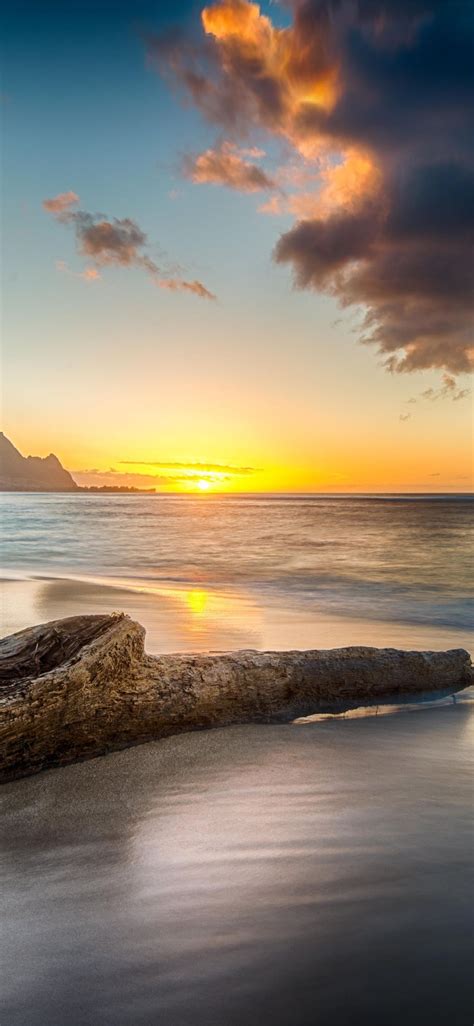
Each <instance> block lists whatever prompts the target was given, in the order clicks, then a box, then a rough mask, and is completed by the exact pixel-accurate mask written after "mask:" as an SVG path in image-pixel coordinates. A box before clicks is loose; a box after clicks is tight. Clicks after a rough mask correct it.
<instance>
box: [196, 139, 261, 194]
mask: <svg viewBox="0 0 474 1026" xmlns="http://www.w3.org/2000/svg"><path fill="white" fill-rule="evenodd" d="M249 152H250V153H253V154H258V155H259V156H260V155H261V156H263V155H264V154H263V151H261V150H250V151H248V150H242V149H238V148H237V147H236V146H235V145H234V144H233V143H230V142H222V143H221V144H220V145H218V146H216V147H215V148H214V149H212V148H211V149H208V150H205V151H204V152H203V153H198V154H188V155H187V156H185V157H184V160H183V172H184V174H185V176H186V178H189V179H190V180H191V181H192V182H195V183H198V184H209V183H210V184H212V185H225V186H227V188H229V189H236V190H238V191H240V192H262V191H265V190H272V189H276V188H277V184H276V182H275V181H274V180H273V178H271V177H270V176H269V175H268V174H267V173H266V171H264V170H263V168H261V167H259V166H258V164H255V163H251V161H249V160H247V159H246V157H247V156H248V154H249Z"/></svg>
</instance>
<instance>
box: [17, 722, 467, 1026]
mask: <svg viewBox="0 0 474 1026" xmlns="http://www.w3.org/2000/svg"><path fill="white" fill-rule="evenodd" d="M473 725H474V711H473V710H472V707H471V708H469V706H464V705H462V704H458V705H452V706H451V707H448V708H440V709H429V710H428V709H423V710H422V711H420V712H416V713H407V714H406V715H404V716H386V717H383V718H382V719H373V718H371V719H368V720H360V719H359V720H352V721H350V720H345V721H342V722H339V721H332V722H327V723H317V724H306V725H301V726H297V725H287V726H253V727H245V728H244V727H235V728H230V729H227V730H216V731H212V732H201V733H198V734H188V735H182V736H181V737H177V738H170V739H168V740H166V741H162V742H156V743H153V744H148V745H144V746H142V747H139V748H135V749H131V750H129V751H127V752H121V753H118V754H114V755H111V756H108V757H106V758H103V759H95V760H92V761H91V762H88V763H83V764H81V765H76V766H71V767H68V768H66V769H61V770H57V771H52V772H48V773H43V774H41V775H39V776H37V777H34V778H31V779H29V780H23V781H19V782H17V783H15V784H9V785H6V786H5V787H4V788H2V789H1V792H0V800H1V802H2V807H3V812H2V822H3V832H2V834H3V839H2V844H1V849H2V850H1V863H0V866H1V891H2V907H3V913H2V934H1V938H0V953H1V957H2V963H3V973H2V977H3V984H2V994H1V998H0V1002H1V1010H0V1021H1V1022H2V1024H3V1023H5V1026H7V1024H8V1026H66V1024H69V1026H155V1024H163V1026H240V1024H242V1023H244V1024H247V1023H248V1024H252V1026H253V1024H257V1023H261V1024H269V1026H270V1024H271V1026H355V1024H357V1026H359V1024H363V1026H400V1024H402V1023H403V1024H405V1026H447V1024H449V1026H469V1024H470V1023H471V1022H472V996H473V994H472V956H473V954H474V952H473V944H472V940H473V937H472V932H473V930H472V925H473V924H472V914H471V909H470V899H471V896H472V883H473V879H472V877H473V873H472V865H473V859H472V852H473V845H472V841H473V836H472V732H473Z"/></svg>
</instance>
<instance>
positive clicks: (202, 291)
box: [154, 278, 216, 299]
mask: <svg viewBox="0 0 474 1026" xmlns="http://www.w3.org/2000/svg"><path fill="white" fill-rule="evenodd" d="M154 280H155V285H156V286H157V287H158V288H159V289H168V291H169V292H194V295H195V296H199V298H200V299H216V296H215V294H214V292H210V291H209V289H206V287H205V285H203V284H202V282H200V281H185V280H184V279H183V278H155V279H154Z"/></svg>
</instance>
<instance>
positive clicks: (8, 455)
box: [0, 431, 78, 492]
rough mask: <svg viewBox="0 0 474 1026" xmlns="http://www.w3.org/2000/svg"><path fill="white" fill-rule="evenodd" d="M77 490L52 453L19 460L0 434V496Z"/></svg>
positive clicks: (7, 440) (19, 456) (18, 455)
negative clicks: (17, 493)
mask: <svg viewBox="0 0 474 1026" xmlns="http://www.w3.org/2000/svg"><path fill="white" fill-rule="evenodd" d="M77 488H78V486H77V484H76V482H75V481H74V480H73V478H72V477H71V475H70V473H69V471H67V470H65V469H64V467H63V466H62V465H61V463H60V462H59V460H58V457H57V456H55V455H54V454H53V453H50V454H49V456H46V457H45V458H44V459H42V458H41V457H40V456H27V457H25V456H22V455H21V453H20V452H18V449H15V446H14V445H13V444H12V443H11V442H10V440H9V439H8V438H7V437H6V436H5V435H4V434H3V431H0V491H2V492H72V491H76V490H77Z"/></svg>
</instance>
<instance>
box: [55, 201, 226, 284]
mask: <svg viewBox="0 0 474 1026" xmlns="http://www.w3.org/2000/svg"><path fill="white" fill-rule="evenodd" d="M78 202H79V197H78V196H77V194H76V193H74V192H66V193H60V194H59V196H55V197H54V198H53V199H46V200H43V207H44V209H45V210H46V211H48V213H50V214H52V215H53V217H54V218H55V219H56V220H57V221H59V222H60V223H61V224H65V225H72V227H73V228H74V231H75V233H76V240H77V246H78V250H79V252H80V253H81V255H82V256H85V257H87V258H88V259H89V260H91V261H92V262H93V264H95V265H97V266H98V267H139V268H142V269H143V270H144V271H145V272H146V273H147V274H148V275H149V276H150V277H151V278H152V280H153V283H154V284H155V285H156V286H157V287H158V288H163V289H168V290H171V291H178V290H179V291H186V292H193V293H194V294H195V295H197V296H199V297H200V298H201V299H215V296H214V295H213V293H212V292H210V291H209V290H208V289H207V288H206V287H205V286H204V285H203V284H202V282H200V281H186V280H185V279H183V278H178V277H170V273H169V271H167V270H166V269H165V270H164V269H163V268H160V267H158V265H157V264H156V263H155V262H154V260H152V259H151V258H150V257H149V256H148V254H147V253H146V252H144V250H145V249H146V246H147V236H146V235H145V233H144V232H143V231H142V229H141V228H140V227H139V226H138V224H137V223H136V222H135V221H132V219H131V218H129V217H124V218H117V217H114V218H107V217H106V215H105V214H90V213H88V212H87V211H85V210H76V209H74V208H75V207H76V206H77V204H78ZM64 266H65V265H64ZM84 273H86V275H87V270H86V272H84ZM89 276H90V271H89Z"/></svg>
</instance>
